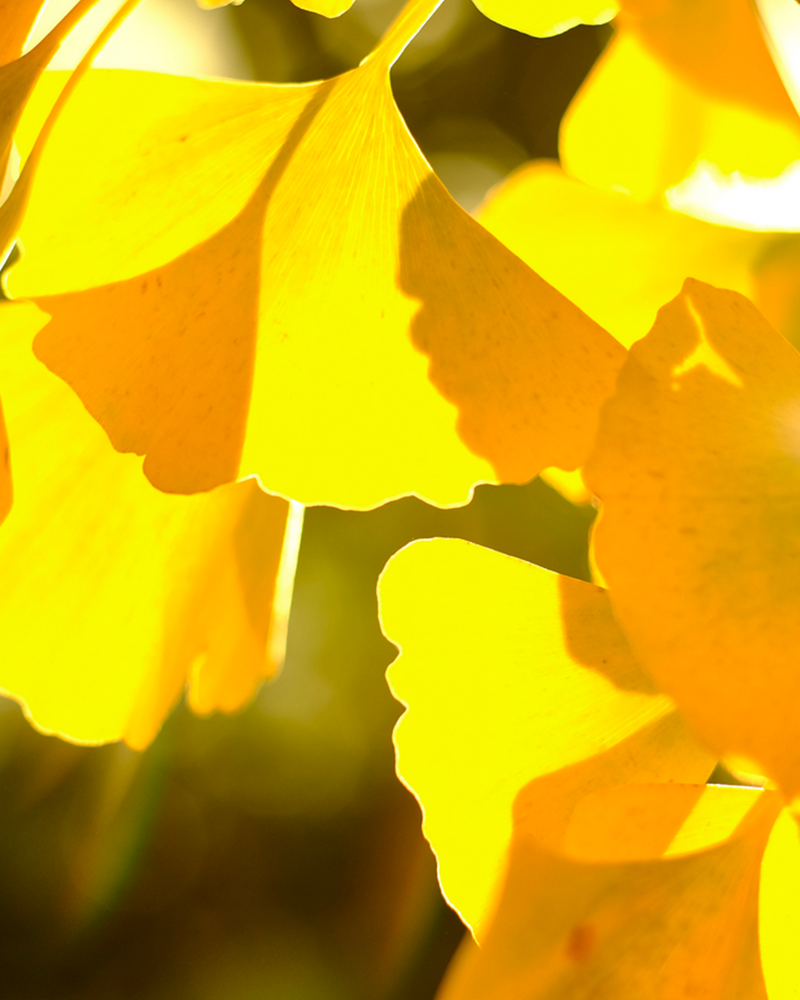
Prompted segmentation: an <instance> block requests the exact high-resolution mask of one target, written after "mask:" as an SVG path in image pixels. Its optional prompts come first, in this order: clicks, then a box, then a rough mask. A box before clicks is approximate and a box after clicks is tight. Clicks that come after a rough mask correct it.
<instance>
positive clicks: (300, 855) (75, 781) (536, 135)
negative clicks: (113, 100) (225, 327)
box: [0, 0, 609, 1000]
mask: <svg viewBox="0 0 800 1000" xmlns="http://www.w3.org/2000/svg"><path fill="white" fill-rule="evenodd" d="M398 8H399V4H398V3H396V2H394V0H391V2H375V0H372V2H370V0H357V3H356V6H355V8H354V9H353V11H351V12H350V13H349V14H346V15H344V16H343V17H342V18H340V19H338V20H336V21H325V20H324V19H322V18H319V17H317V16H315V15H312V14H306V13H304V12H302V11H300V10H297V9H296V8H294V7H293V6H292V5H291V3H290V2H289V0H246V3H244V4H243V5H242V6H241V7H238V8H234V9H233V11H232V16H233V17H234V19H235V24H236V26H237V30H238V31H239V32H240V34H241V38H242V40H243V42H244V44H245V46H246V49H247V53H248V56H249V58H250V60H251V62H252V66H253V72H254V75H255V76H256V77H257V78H259V79H264V80H271V81H278V82H286V81H302V80H311V79H318V78H322V77H328V76H331V75H333V74H336V73H339V72H341V71H343V70H345V69H348V68H351V67H352V66H354V65H356V64H357V63H358V61H359V60H360V59H361V58H362V57H363V56H364V55H365V54H366V53H367V52H368V51H369V49H370V48H371V46H372V44H373V43H374V41H375V39H376V37H377V36H378V35H379V33H380V32H381V31H382V30H383V28H385V26H386V25H387V24H388V23H389V21H390V20H391V18H392V16H393V15H394V13H395V12H396V11H397V9H398ZM608 33H609V29H608V28H598V29H594V28H578V29H574V30H572V31H570V32H568V33H567V34H565V35H563V36H560V37H558V38H555V39H549V40H536V39H531V38H528V37H526V36H523V35H520V34H517V33H515V32H512V31H508V30H506V29H504V28H501V27H499V26H498V25H496V24H494V23H492V22H490V21H487V20H486V19H485V18H483V17H482V16H481V15H480V14H479V13H478V12H477V10H476V9H475V8H474V7H473V6H472V4H471V2H470V0H447V2H446V3H445V5H444V7H443V8H442V9H441V10H440V11H439V12H438V13H437V14H436V15H435V17H434V19H433V20H432V22H431V23H430V24H429V25H428V26H427V27H426V29H425V30H424V33H423V35H422V36H421V37H420V38H419V39H417V40H416V41H415V42H414V43H413V44H412V46H411V47H410V48H409V50H408V51H407V52H406V53H405V55H404V56H403V57H402V59H401V61H400V63H399V64H398V66H397V67H396V69H395V71H394V76H393V80H394V86H395V93H396V96H397V100H398V103H399V105H400V108H401V110H402V112H403V114H404V116H405V118H406V120H407V122H408V124H409V127H410V128H411V131H412V133H413V134H414V136H415V137H416V139H417V141H418V142H419V144H420V146H421V147H422V149H423V151H424V152H425V154H426V155H427V156H428V157H429V159H430V160H431V162H432V163H433V165H434V166H435V167H436V169H437V170H438V171H439V173H440V175H441V176H442V178H443V180H444V181H445V183H446V184H447V185H448V187H449V188H450V189H451V191H452V193H453V194H454V196H455V197H457V198H458V199H459V200H460V201H461V202H462V204H464V205H465V206H466V207H468V208H472V207H474V206H475V205H476V204H477V203H478V202H479V200H480V198H481V197H482V195H483V194H484V193H485V191H486V190H487V188H489V187H490V186H491V185H493V184H495V183H497V182H498V181H499V180H500V179H502V177H503V176H505V175H506V174H507V173H508V172H509V171H510V170H511V169H513V168H514V167H515V166H517V165H518V164H519V163H521V162H523V161H524V160H527V159H530V158H534V157H540V156H550V157H554V156H556V154H557V132H558V123H559V120H560V118H561V115H562V114H563V112H564V110H565V108H566V106H567V104H568V102H569V100H570V97H571V95H572V94H573V93H574V91H575V89H576V88H577V86H578V85H579V84H580V82H581V80H582V79H583V77H584V76H585V74H586V73H587V71H588V70H589V68H590V67H591V65H592V63H593V62H594V60H595V59H596V58H597V56H598V54H599V52H600V50H601V48H602V46H603V44H604V43H605V41H606V40H607V37H608ZM592 516H593V510H592V508H591V507H574V506H572V505H571V504H569V503H567V502H566V501H565V500H563V499H562V498H561V497H560V496H559V495H558V494H556V493H555V492H553V491H552V490H551V489H550V488H549V487H547V486H545V485H544V484H543V483H541V482H539V481H535V482H534V483H532V484H530V485H528V486H523V487H480V488H479V489H478V490H477V491H476V495H475V499H474V500H473V502H472V503H471V504H470V505H469V506H467V507H464V508H461V509H458V510H452V511H439V510H436V509H434V508H431V507H428V506H427V505H425V504H423V503H421V502H420V501H417V500H414V499H406V500H401V501H397V502H395V503H392V504H388V505H386V506H385V507H383V508H381V509H379V510H376V511H373V512H371V513H367V514H355V513H349V512H343V511H338V510H332V509H327V508H315V509H310V510H308V511H307V513H306V520H305V530H304V535H303V542H302V547H301V551H300V558H299V564H298V572H297V580H296V586H295V596H294V604H293V608H292V615H291V621H290V628H289V639H288V650H287V658H286V664H285V667H284V670H283V673H282V675H281V676H280V677H279V678H278V679H277V680H276V681H275V682H273V683H272V684H270V685H267V686H265V687H264V688H263V689H262V691H261V693H260V694H259V696H258V697H257V698H256V700H255V702H254V703H253V704H252V705H251V706H250V707H249V708H248V709H247V710H246V711H244V712H242V713H240V714H238V715H235V716H230V717H224V716H215V717H213V718H210V719H197V718H195V717H193V716H192V715H191V714H190V713H189V712H188V711H187V710H186V709H185V707H184V706H183V705H181V706H179V708H178V709H177V710H176V711H175V712H174V714H173V715H172V717H171V718H170V719H169V720H168V722H167V723H166V725H165V727H164V729H163V731H162V733H161V735H160V736H159V737H158V739H157V740H156V741H155V743H154V744H153V746H152V747H151V748H150V749H149V750H148V751H147V752H145V753H143V754H136V753H133V752H132V751H130V750H128V749H127V748H125V747H124V746H118V745H112V746H106V747H101V748H86V747H76V746H72V745H70V744H67V743H64V742H62V741H60V740H58V739H55V738H52V737H45V736H41V735H39V734H37V733H36V732H34V731H33V730H32V729H31V728H30V727H29V726H28V724H27V723H26V722H25V720H24V719H23V718H22V716H21V713H20V711H19V709H18V708H17V707H16V706H15V705H14V704H13V703H11V702H8V701H4V700H2V699H0V858H2V863H0V996H2V997H4V998H5V997H8V998H11V1000H16V998H19V1000H26V998H36V1000H56V998H58V1000H73V998H74V1000H79V998H80V1000H117V998H119V1000H161V998H164V1000H167V998H170V1000H182V998H186V1000H273V998H274V1000H340V998H341V1000H429V998H432V997H433V996H434V994H435V992H436V988H437V985H438V983H439V980H440V978H441V976H442V974H443V972H444V969H445V967H446V965H447V963H448V961H449V958H450V956H451V954H452V952H453V950H454V949H455V947H456V946H457V944H458V942H459V940H460V938H461V935H462V933H463V928H462V925H461V923H460V922H459V920H458V918H457V917H456V916H455V915H454V914H453V913H452V912H451V911H450V910H449V909H448V907H447V906H446V905H445V904H444V902H443V901H442V899H441V896H440V894H439V890H438V886H437V882H436V874H435V865H434V862H433V858H432V856H431V853H430V850H429V848H428V846H427V844H426V843H425V841H424V839H423V838H422V835H421V833H420V814H419V808H418V806H417V804H416V802H415V801H414V799H413V798H412V797H411V795H410V794H409V793H408V792H407V791H406V790H405V789H404V788H403V787H402V786H401V785H400V784H399V783H398V781H397V779H396V778H395V776H394V769H393V754H392V746H391V730H392V726H393V724H394V722H395V720H396V719H397V717H398V715H399V713H400V706H399V705H398V704H397V703H395V702H394V701H393V699H392V698H391V696H390V695H389V692H388V689H387V687H386V684H385V681H384V677H383V672H384V670H385V668H386V666H387V665H388V664H389V663H390V662H391V660H392V659H393V656H394V648H393V647H392V646H391V645H390V644H389V643H388V642H387V641H386V640H385V639H383V638H382V636H381V634H380V630H379V628H378V623H377V617H376V599H375V583H376V579H377V576H378V574H379V572H380V570H381V568H382V567H383V565H384V563H385V562H386V560H387V559H388V558H389V556H390V555H391V554H392V553H393V552H395V551H396V550H397V549H399V548H400V547H402V546H403V545H404V544H406V543H407V542H408V541H410V540H411V539H414V538H419V537H429V536H432V535H456V536H460V537H463V538H468V539H471V540H473V541H477V542H480V543H482V544H485V545H489V546H491V547H493V548H497V549H500V550H502V551H504V552H507V553H509V554H511V555H517V556H520V557H523V558H526V559H530V560H532V561H535V562H538V563H540V564H542V565H544V566H547V567H549V568H551V569H555V570H559V571H562V572H566V573H570V574H572V575H576V576H582V577H586V576H587V574H588V568H587V555H586V550H587V532H588V528H589V525H590V523H591V520H592Z"/></svg>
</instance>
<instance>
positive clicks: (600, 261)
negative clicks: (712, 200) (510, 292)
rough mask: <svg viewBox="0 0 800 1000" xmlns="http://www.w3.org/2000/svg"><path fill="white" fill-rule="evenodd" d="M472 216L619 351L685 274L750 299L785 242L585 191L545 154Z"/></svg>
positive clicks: (645, 329) (607, 193) (585, 187)
mask: <svg viewBox="0 0 800 1000" xmlns="http://www.w3.org/2000/svg"><path fill="white" fill-rule="evenodd" d="M477 218H478V220H479V221H480V222H481V223H482V225H484V226H486V228H487V229H488V230H489V232H490V233H493V234H494V235H495V236H496V237H497V238H498V239H499V240H501V241H502V242H503V243H504V244H505V245H506V246H507V247H508V248H509V249H510V250H513V251H514V253H515V254H517V256H519V257H521V258H522V259H523V260H524V261H525V263H526V264H529V265H530V266H531V267H532V268H533V269H534V270H535V271H536V272H537V273H538V274H540V275H541V276H542V277H543V278H544V279H545V281H549V282H550V283H551V284H552V285H554V286H555V287H556V288H557V289H558V290H559V291H560V292H563V294H564V295H566V296H567V298H569V299H571V300H572V301H573V302H574V303H575V304H576V305H577V306H579V307H580V308H581V309H583V310H584V311H585V312H586V313H588V315H589V316H591V317H592V319H594V320H596V321H597V322H598V323H599V324H600V325H601V326H603V327H604V328H605V329H606V330H608V331H609V333H611V334H613V335H614V336H615V337H616V338H617V340H619V341H620V342H621V343H622V344H624V345H625V346H626V347H629V346H630V345H631V344H632V343H634V341H636V340H639V339H640V338H641V337H643V336H644V335H645V334H646V333H647V332H648V330H649V329H650V328H651V327H652V325H653V323H654V321H655V318H656V313H657V312H658V309H659V308H660V307H661V305H663V303H664V302H667V301H669V300H670V299H672V298H674V297H675V296H676V295H677V294H678V292H680V290H681V286H682V285H683V282H684V280H685V279H686V278H689V277H692V278H699V279H701V280H702V281H707V282H710V283H711V284H715V285H720V286H722V287H724V288H733V289H734V290H736V291H739V292H742V293H743V294H745V295H748V296H751V297H752V295H753V294H754V292H755V290H756V288H757V286H758V285H759V281H758V276H757V274H758V271H759V269H760V267H761V262H762V258H763V256H764V255H765V254H766V253H767V252H768V251H769V250H770V249H771V248H772V246H773V245H775V246H776V247H777V245H779V244H780V245H782V244H783V243H784V242H785V238H779V239H776V238H775V237H774V236H773V235H771V234H764V233H752V232H744V231H742V230H738V229H732V228H729V227H727V226H715V225H711V224H710V223H706V222H700V221H698V220H696V219H691V218H689V217H688V216H685V215H681V214H680V213H677V212H672V211H669V210H668V209H666V208H661V207H660V206H656V205H643V204H642V203H641V202H637V201H634V200H633V199H632V198H630V197H628V196H627V195H624V194H620V193H619V192H616V191H601V190H598V189H597V188H592V187H589V186H588V185H586V184H582V183H581V182H580V181H576V180H573V179H571V178H569V177H568V176H567V175H566V174H564V173H563V171H562V170H561V168H560V167H559V166H558V165H557V164H556V163H553V162H551V161H547V160H540V161H538V162H535V163H531V164H529V165H527V166H525V167H522V168H521V169H520V170H518V171H517V172H515V173H514V174H512V175H511V177H510V178H509V179H508V180H506V181H505V182H503V184H501V185H500V186H499V187H498V188H496V189H495V191H494V192H493V193H492V195H491V196H490V198H489V200H488V201H487V202H486V204H485V205H483V206H482V208H481V209H480V210H479V211H478V213H477ZM534 222H535V224H534ZM787 326H788V317H787Z"/></svg>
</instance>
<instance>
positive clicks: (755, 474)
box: [584, 280, 800, 796]
mask: <svg viewBox="0 0 800 1000" xmlns="http://www.w3.org/2000/svg"><path fill="white" fill-rule="evenodd" d="M798 400H800V354H798V353H797V351H796V350H795V349H794V348H793V347H792V346H791V345H790V344H789V343H787V342H786V341H785V340H784V339H783V338H782V337H780V336H779V335H778V334H777V333H776V332H775V331H774V330H773V329H772V328H771V327H770V326H769V325H768V324H767V323H766V321H765V320H764V319H763V318H762V317H761V316H760V314H759V313H758V311H757V310H756V309H755V307H754V306H753V305H751V303H750V302H748V301H747V300H746V299H745V298H743V297H742V296H741V295H738V294H737V293H735V292H731V291H720V290H718V289H715V288H712V287H711V286H709V285H705V284H702V283H700V282H697V281H693V280H690V281H687V283H686V285H685V287H684V290H683V292H682V293H681V295H680V296H678V298H677V299H675V300H674V301H673V302H671V303H670V304H669V305H667V306H665V307H664V308H663V309H662V310H661V312H660V313H659V316H658V320H657V321H656V324H655V326H654V327H653V330H652V332H651V333H650V334H649V335H648V336H647V337H646V338H645V339H644V340H642V341H640V342H639V343H638V344H636V345H634V347H633V348H632V349H631V354H630V357H629V360H628V362H627V363H626V365H625V366H624V368H623V369H622V372H621V374H620V378H619V382H618V388H617V394H616V396H615V397H614V399H613V400H612V401H611V402H609V404H608V405H607V407H606V408H605V410H604V413H603V418H602V421H601V428H600V431H599V433H598V441H597V448H596V451H595V452H594V454H593V457H592V458H591V460H590V462H589V464H588V465H587V466H586V469H585V472H584V475H585V478H586V481H587V484H588V485H589V487H590V488H591V489H592V490H593V491H594V492H595V493H596V494H597V496H599V497H600V498H601V500H602V501H603V508H602V515H601V517H600V519H599V523H598V524H597V526H596V529H595V533H594V551H595V558H596V562H597V565H598V566H599V569H600V572H601V573H602V576H603V579H604V580H605V581H606V583H607V584H608V586H609V588H610V589H609V593H610V596H611V600H612V604H613V606H614V609H615V613H616V615H617V618H618V619H619V621H620V624H621V625H622V627H623V629H624V630H625V633H626V635H627V636H628V638H629V640H630V641H631V645H632V647H633V649H634V650H635V651H636V654H637V657H638V659H639V661H640V662H641V663H642V665H643V666H644V667H645V669H647V671H648V672H649V673H650V674H651V675H652V676H653V678H654V679H655V681H656V683H657V684H658V685H659V687H660V688H661V690H663V691H665V692H667V693H668V694H670V695H672V696H673V697H674V698H675V700H676V701H677V703H678V705H679V706H680V708H681V709H682V710H683V712H684V713H685V714H686V716H687V718H688V719H689V721H690V723H691V724H692V726H693V727H694V729H695V731H696V732H697V733H698V734H700V735H701V736H702V738H703V739H704V740H706V741H707V742H708V743H709V744H710V745H711V746H713V747H714V748H715V749H716V750H717V751H718V752H720V753H721V754H724V753H731V754H739V755H743V756H744V757H745V758H748V759H750V760H752V761H755V762H758V765H759V766H758V768H757V770H758V771H759V773H762V774H767V775H769V776H770V777H771V778H773V779H774V780H776V781H777V782H778V783H779V784H780V785H781V786H782V787H783V789H784V791H785V792H787V793H788V794H789V795H790V796H792V795H794V794H796V793H797V792H798V791H800V748H798V743H797V732H798V728H800V678H799V677H798V674H797V671H796V669H795V663H796V659H797V655H798V649H800V618H798V616H797V606H798V600H800V572H798V565H800V409H799V408H798V407H799V405H800V404H799V403H798Z"/></svg>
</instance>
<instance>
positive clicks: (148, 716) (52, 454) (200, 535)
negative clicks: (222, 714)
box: [0, 304, 288, 747]
mask: <svg viewBox="0 0 800 1000" xmlns="http://www.w3.org/2000/svg"><path fill="white" fill-rule="evenodd" d="M45 321H46V317H44V316H43V315H42V314H41V313H40V312H38V310H36V309H35V307H34V306H32V305H16V304H14V305H9V304H5V305H0V324H1V325H2V331H3V350H4V355H3V357H4V365H3V379H2V386H1V387H0V388H2V393H3V403H4V407H5V411H6V419H7V421H8V427H9V436H10V438H11V440H12V442H13V455H14V481H15V494H16V495H15V503H14V507H13V509H12V511H11V514H10V515H9V517H8V519H7V520H6V523H5V524H4V525H3V528H2V530H1V531H0V565H2V566H3V573H2V574H0V635H2V640H1V643H0V645H1V648H2V657H1V660H0V662H1V664H2V665H0V688H2V690H3V692H4V693H6V694H9V695H11V696H12V697H14V698H16V699H17V700H19V701H20V702H22V703H23V705H24V706H25V708H26V712H27V713H28V715H29V717H30V718H31V720H32V722H33V723H34V724H35V725H37V726H38V727H40V728H42V729H44V730H46V731H53V732H57V733H59V734H61V735H64V736H67V737H68V738H70V739H74V740H81V741H90V742H101V741H105V740H114V739H120V738H124V739H125V740H127V741H128V742H129V743H130V744H131V745H132V746H134V747H141V746H144V745H146V744H147V743H148V742H149V740H150V739H152V737H153V736H154V735H155V733H156V732H157V730H158V728H159V726H160V724H161V722H162V720H163V718H164V716H165V714H166V713H167V712H168V711H169V709H170V708H171V707H172V705H173V704H174V703H175V701H176V700H177V699H178V698H179V696H180V694H181V692H182V691H183V690H184V688H185V687H186V685H187V682H188V683H189V701H190V703H191V704H192V705H193V706H194V707H195V708H196V709H197V710H198V711H201V712H208V711H211V710H213V709H215V708H222V709H226V710H231V709H234V708H237V707H239V706H240V705H242V704H243V703H244V702H246V701H247V700H248V699H249V698H250V697H251V696H252V693H253V691H254V690H255V688H256V686H257V685H258V683H259V682H260V681H261V680H262V679H263V678H264V677H265V676H268V675H269V674H270V673H272V672H273V671H274V669H275V668H276V666H277V662H276V661H275V658H274V657H275V655H280V654H279V653H278V652H277V650H276V651H274V653H273V658H272V659H270V656H269V655H268V645H269V641H270V632H271V630H273V628H274V627H279V626H280V623H277V626H276V623H274V622H273V615H272V607H273V594H274V590H275V581H276V576H277V573H278V567H279V562H280V557H281V550H282V544H283V535H284V525H285V523H286V517H287V508H288V504H287V503H286V501H285V500H283V499H281V498H279V497H274V496H270V495H268V494H266V493H264V492H263V491H262V490H261V489H260V488H259V486H258V484H257V482H256V481H255V480H252V479H251V480H248V481H246V482H242V483H238V484H235V485H230V486H225V487H222V488H220V489H218V490H215V491H214V492H212V493H208V494H205V495H202V496H198V497H174V496H166V495H164V494H162V493H159V492H158V491H157V490H155V489H153V487H152V486H150V484H149V483H148V482H147V481H146V480H145V478H144V477H143V476H142V475H141V469H140V462H139V461H138V460H137V459H135V458H133V457H132V456H121V455H118V454H116V453H115V452H114V451H113V449H112V448H111V446H110V445H109V443H108V440H107V438H106V436H105V435H104V434H103V432H102V430H101V428H100V427H98V426H97V424H96V423H95V422H94V421H93V420H92V419H91V418H90V417H89V416H88V415H87V413H86V411H85V409H84V408H83V406H82V405H81V403H80V401H79V400H78V399H77V397H76V396H75V395H74V394H73V393H72V392H71V390H70V389H69V387H68V386H66V385H65V384H64V383H63V382H61V381H60V380H59V379H57V378H55V377H54V376H53V375H52V374H51V373H50V372H48V371H47V369H46V368H45V367H44V366H43V365H41V364H40V363H39V362H38V361H36V359H35V358H34V357H33V354H32V352H31V339H32V337H33V334H34V333H35V331H36V330H37V329H39V328H40V327H41V326H42V325H43V324H44V322H45Z"/></svg>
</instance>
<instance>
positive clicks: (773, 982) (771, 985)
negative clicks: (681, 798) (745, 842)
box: [758, 810, 800, 1000]
mask: <svg viewBox="0 0 800 1000" xmlns="http://www.w3.org/2000/svg"><path fill="white" fill-rule="evenodd" d="M798 899H800V839H798V830H797V819H796V816H795V815H792V813H791V812H789V810H784V811H783V812H782V813H781V815H780V816H779V817H778V821H777V823H776V824H775V826H774V828H773V830H772V833H771V834H770V838H769V841H768V842H767V849H766V851H765V852H764V860H763V862H762V865H761V885H760V888H759V895H758V924H759V928H758V930H759V938H760V941H761V966H762V968H763V970H764V981H765V982H766V986H767V995H768V996H769V1000H797V996H798V994H800V983H798V977H797V955H796V943H797V940H798V934H799V933H800V909H798V906H797V901H798Z"/></svg>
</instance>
